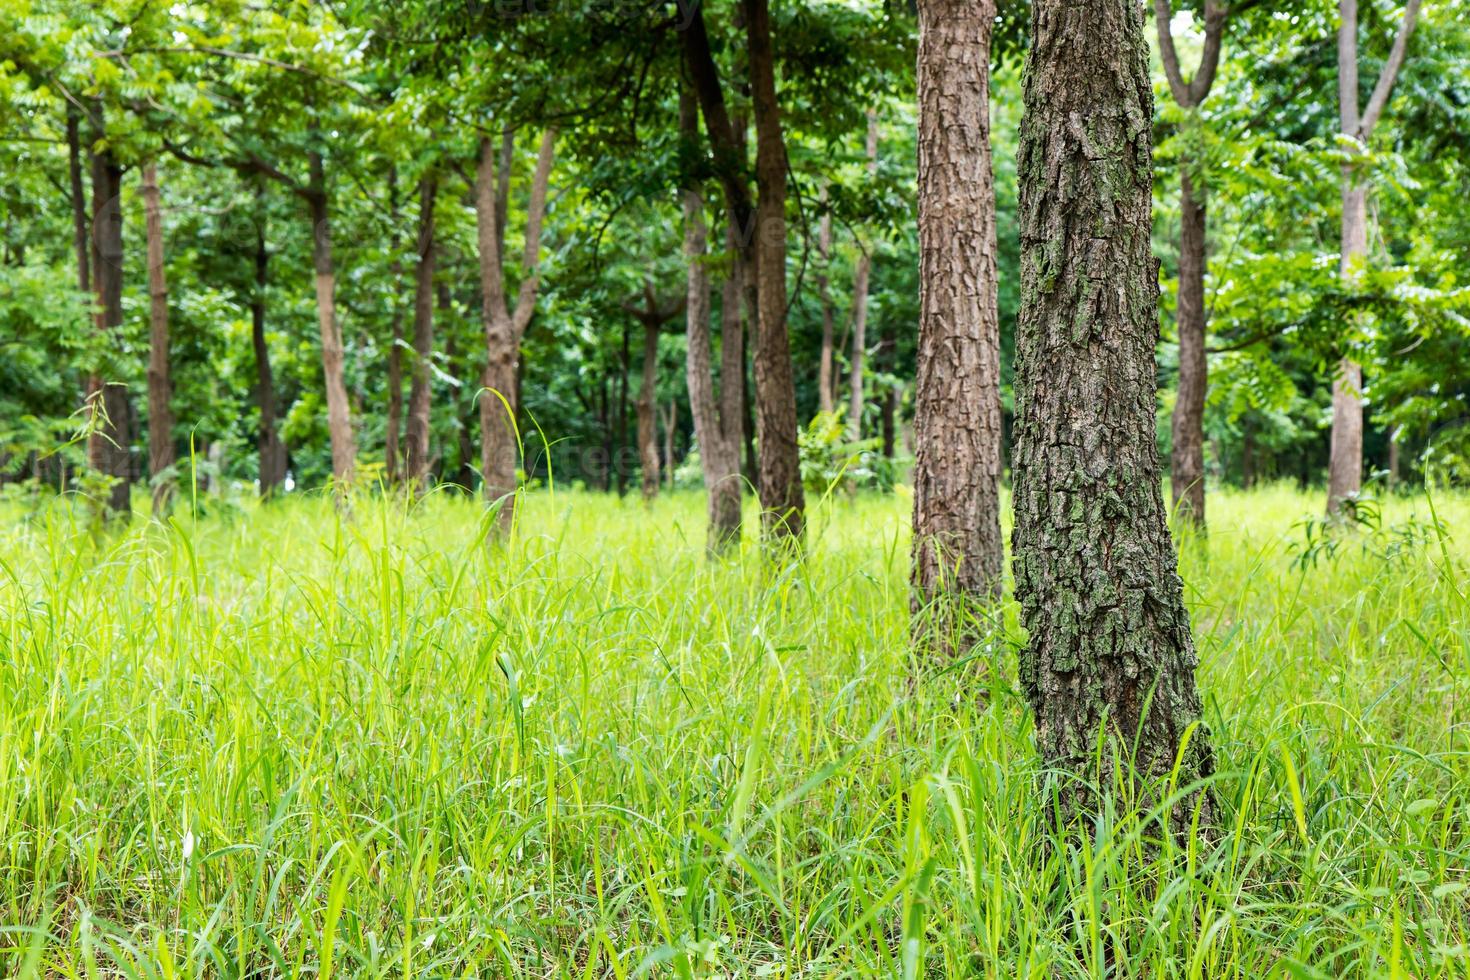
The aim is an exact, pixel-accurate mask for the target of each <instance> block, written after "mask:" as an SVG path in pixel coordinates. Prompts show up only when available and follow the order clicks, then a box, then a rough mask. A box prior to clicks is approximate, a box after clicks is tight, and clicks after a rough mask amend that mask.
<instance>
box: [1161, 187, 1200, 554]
mask: <svg viewBox="0 0 1470 980" xmlns="http://www.w3.org/2000/svg"><path fill="white" fill-rule="evenodd" d="M1179 183H1180V187H1179V215H1180V217H1179V303H1178V317H1177V321H1178V327H1179V393H1178V398H1177V400H1176V401H1175V403H1174V415H1173V419H1172V430H1173V432H1172V436H1173V440H1172V441H1173V446H1172V450H1171V452H1170V457H1169V458H1170V466H1169V471H1170V473H1169V476H1170V479H1169V482H1170V486H1171V489H1172V492H1173V497H1174V510H1175V512H1176V513H1177V514H1178V515H1179V519H1180V520H1182V521H1184V522H1185V523H1186V524H1190V525H1192V526H1194V527H1196V528H1203V527H1204V525H1205V435H1204V432H1205V430H1204V418H1205V391H1206V385H1207V383H1208V379H1207V374H1206V372H1207V371H1208V367H1207V365H1206V363H1205V202H1204V199H1203V195H1201V196H1200V197H1198V198H1196V196H1195V191H1194V185H1193V184H1192V183H1191V181H1190V179H1189V171H1188V169H1187V168H1186V169H1184V170H1183V172H1182V173H1181V175H1180V179H1179Z"/></svg>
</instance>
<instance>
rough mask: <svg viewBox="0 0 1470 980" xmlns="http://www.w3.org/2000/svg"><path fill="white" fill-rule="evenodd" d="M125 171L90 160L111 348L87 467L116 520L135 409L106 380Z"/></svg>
mask: <svg viewBox="0 0 1470 980" xmlns="http://www.w3.org/2000/svg"><path fill="white" fill-rule="evenodd" d="M121 194H122V167H121V166H119V165H118V163H117V161H116V159H115V158H114V157H113V155H112V150H111V149H104V150H102V151H101V152H94V153H93V154H92V256H91V258H92V285H93V287H94V290H95V292H96V299H97V314H96V324H97V331H98V333H100V334H102V335H103V336H104V338H105V340H106V343H107V346H108V348H109V350H108V353H107V354H106V355H104V362H103V364H101V365H98V367H97V369H96V370H95V371H94V373H93V374H92V376H91V377H90V378H89V380H88V383H87V388H88V397H89V399H90V400H92V402H93V404H94V405H95V406H96V407H97V408H98V409H99V410H100V418H99V420H98V422H97V424H96V425H95V426H94V428H93V430H92V432H91V434H90V435H89V436H88V438H87V462H88V465H90V466H91V468H92V469H93V470H94V471H95V472H97V473H98V474H100V475H102V476H106V477H111V478H112V480H113V483H112V486H111V489H110V490H109V491H108V495H107V508H108V510H109V511H110V513H111V514H112V515H113V516H115V517H120V518H122V519H124V520H126V519H128V518H129V517H131V504H130V501H129V498H130V495H131V494H130V490H131V487H130V484H131V482H132V457H131V454H130V447H131V445H132V426H131V420H132V414H133V412H132V405H131V404H130V403H129V399H128V388H127V385H126V384H124V383H122V382H120V381H110V380H108V378H109V375H111V374H112V372H113V371H115V370H117V368H116V366H115V365H114V364H113V363H111V361H112V360H113V359H114V358H116V357H118V356H119V354H120V352H119V351H118V350H116V345H117V331H118V328H120V327H121V326H122V322H123V310H122V272H123V268H122V266H123V241H122V227H123V215H122V201H121Z"/></svg>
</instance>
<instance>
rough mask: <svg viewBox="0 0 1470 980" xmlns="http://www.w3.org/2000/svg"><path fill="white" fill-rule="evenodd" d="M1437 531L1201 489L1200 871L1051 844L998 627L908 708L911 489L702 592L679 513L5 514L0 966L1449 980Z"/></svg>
mask: <svg viewBox="0 0 1470 980" xmlns="http://www.w3.org/2000/svg"><path fill="white" fill-rule="evenodd" d="M839 496H840V495H839ZM141 500H142V498H141V496H140V497H139V501H140V505H141ZM204 502H207V501H203V500H201V503H204ZM1435 503H1436V504H1437V507H1438V513H1439V516H1440V518H1441V519H1442V520H1443V522H1444V528H1443V534H1439V533H1436V532H1435V531H1434V529H1433V526H1432V518H1431V515H1430V510H1429V504H1428V501H1427V500H1426V498H1425V497H1424V496H1423V495H1422V494H1421V495H1420V496H1419V497H1417V498H1413V497H1405V498H1401V499H1398V500H1395V501H1393V502H1392V503H1391V504H1389V505H1388V506H1387V507H1386V508H1385V514H1384V516H1383V522H1382V527H1381V528H1380V529H1379V530H1378V531H1377V532H1372V533H1369V532H1363V533H1359V534H1356V535H1353V536H1350V537H1346V538H1334V539H1328V540H1330V541H1332V542H1333V543H1334V545H1335V550H1333V551H1332V553H1328V552H1327V551H1326V550H1322V549H1320V548H1319V550H1317V551H1316V552H1315V553H1314V552H1312V551H1311V550H1310V543H1311V542H1312V541H1316V542H1318V544H1319V545H1320V544H1321V542H1322V539H1320V538H1318V537H1317V536H1316V535H1315V534H1312V535H1310V536H1309V535H1308V532H1307V529H1306V528H1305V527H1303V526H1302V525H1301V524H1300V523H1299V522H1300V521H1302V520H1304V519H1308V518H1311V517H1315V516H1316V515H1317V514H1318V513H1319V510H1320V507H1321V498H1320V494H1318V493H1316V492H1314V493H1311V494H1310V495H1307V494H1300V493H1298V492H1296V491H1295V490H1293V489H1289V488H1286V487H1274V488H1268V489H1264V490H1259V491H1255V492H1251V493H1232V492H1219V493H1212V495H1211V497H1210V502H1209V515H1210V521H1211V528H1212V530H1211V533H1210V536H1209V538H1208V540H1207V541H1200V540H1190V541H1186V542H1185V543H1184V545H1183V549H1182V550H1183V557H1182V571H1183V575H1184V579H1185V582H1186V592H1187V596H1188V599H1189V602H1190V606H1191V609H1192V613H1193V620H1194V624H1195V630H1196V635H1197V639H1198V644H1199V649H1200V657H1201V668H1200V683H1201V687H1202V689H1203V691H1204V695H1205V700H1206V713H1207V721H1208V723H1209V725H1210V728H1211V729H1212V734H1213V739H1214V743H1215V747H1216V751H1217V755H1218V760H1219V768H1220V770H1221V773H1222V775H1221V780H1220V782H1219V784H1218V786H1217V791H1218V793H1219V797H1220V799H1221V801H1222V810H1223V821H1222V826H1221V828H1220V834H1219V840H1218V843H1216V844H1204V843H1196V844H1194V845H1191V846H1189V847H1187V848H1185V849H1183V850H1182V851H1170V850H1167V849H1164V850H1160V849H1158V848H1150V847H1148V846H1145V845H1143V844H1141V843H1140V842H1141V841H1142V840H1143V839H1144V838H1145V837H1146V836H1148V835H1150V834H1151V833H1152V831H1151V830H1150V829H1148V825H1147V820H1146V819H1142V817H1144V816H1146V815H1141V814H1139V813H1137V812H1133V811H1130V810H1128V808H1126V807H1121V808H1120V809H1119V811H1118V812H1114V813H1110V814H1108V815H1106V816H1104V817H1103V818H1102V819H1101V821H1100V823H1099V825H1098V827H1097V829H1096V833H1095V834H1094V839H1093V841H1092V842H1091V843H1088V842H1087V841H1086V840H1085V839H1083V838H1079V837H1071V838H1067V839H1064V840H1062V841H1057V840H1055V839H1053V838H1051V837H1050V835H1049V832H1048V829H1047V828H1048V816H1047V808H1046V806H1045V801H1044V799H1043V797H1042V795H1041V793H1040V791H1039V789H1038V762H1037V759H1036V756H1035V752H1034V749H1033V745H1032V739H1031V731H1030V721H1029V718H1028V715H1027V713H1026V711H1025V710H1024V706H1023V704H1022V703H1021V701H1020V700H1019V698H1018V696H1017V693H1016V691H1015V689H1014V678H1015V654H1014V644H1015V642H1017V641H1018V639H1019V635H1018V632H1017V628H1016V625H1015V622H1016V613H1015V608H1014V605H1013V604H1008V605H1007V607H1006V609H1005V610H1004V625H1003V626H1002V628H1001V629H1000V630H999V631H998V633H997V640H996V642H995V644H994V647H993V649H991V650H987V651H982V652H981V655H980V656H978V657H977V658H975V659H974V660H972V661H969V662H967V663H961V664H957V665H954V666H952V667H951V668H950V669H948V670H935V669H932V668H931V669H930V670H928V671H927V672H924V673H923V676H922V677H919V679H917V680H914V678H915V677H916V676H918V674H919V671H918V667H919V665H917V664H916V663H915V662H914V661H913V659H912V658H911V656H910V654H909V652H908V647H907V642H906V636H907V610H908V599H907V593H906V585H905V576H906V566H907V552H908V532H907V522H908V507H909V502H908V500H907V499H906V498H904V497H903V496H902V495H897V494H895V495H885V496H878V495H876V494H875V495H862V496H859V497H858V498H857V499H856V500H855V501H847V500H846V499H841V500H834V501H830V502H828V503H826V504H823V505H822V506H821V507H820V508H818V512H817V514H816V517H815V520H814V525H813V534H812V537H811V549H810V550H811V555H810V558H809V560H807V561H806V562H805V563H803V564H793V565H791V566H789V567H783V568H775V569H773V568H770V567H768V566H766V565H765V564H764V563H762V562H761V561H760V560H759V559H758V558H757V557H756V555H755V554H754V553H753V551H751V550H750V549H749V545H750V542H749V541H747V553H746V554H745V555H744V556H742V557H741V558H739V559H737V560H734V561H728V562H723V563H711V562H708V561H706V560H705V558H704V555H703V549H702V545H703V533H704V532H703V500H702V497H701V496H700V495H698V494H696V493H694V492H686V493H678V494H675V495H674V496H673V497H671V498H666V499H663V500H660V501H658V502H657V503H656V504H654V505H653V506H652V507H651V508H645V507H644V506H642V505H641V504H640V503H638V502H637V501H636V500H634V499H632V498H629V499H628V500H626V501H622V502H620V501H618V500H617V499H615V498H609V497H604V496H597V495H591V494H582V493H575V492H557V493H555V494H554V495H553V494H548V493H544V492H543V493H537V494H534V495H533V496H531V497H530V498H529V501H528V503H527V505H526V506H525V507H524V508H523V511H522V515H521V518H520V523H519V528H518V532H517V535H516V537H515V539H514V540H513V541H511V542H510V543H509V544H506V545H502V546H495V547H487V546H486V545H484V544H483V543H482V541H483V533H484V527H485V525H484V523H483V521H482V509H481V508H480V507H479V506H478V505H477V504H475V503H474V502H472V501H467V500H463V499H456V498H451V497H448V496H435V497H432V498H430V499H429V500H427V501H425V502H423V503H421V504H420V505H417V506H415V507H413V508H409V507H407V506H406V505H404V504H403V503H402V502H394V501H384V500H382V499H381V498H376V499H372V498H370V499H363V500H359V501H358V502H357V504H356V507H355V510H354V513H355V519H354V520H353V521H351V522H344V521H343V520H341V519H339V518H337V516H336V515H335V514H334V512H333V509H332V507H331V506H330V504H329V503H328V502H326V501H324V500H322V499H321V498H306V499H292V500H288V501H286V502H283V503H281V504H278V505H275V506H272V507H268V508H256V507H255V506H254V505H250V506H248V507H247V508H246V509H245V510H243V511H238V512H235V511H231V510H229V509H224V510H223V511H222V512H217V513H215V514H213V515H212V516H204V517H200V518H199V519H197V520H195V519H193V518H190V517H181V518H179V519H177V520H176V521H175V523H174V524H173V525H172V526H169V527H164V526H160V525H156V524H154V525H149V524H148V523H147V522H145V521H143V520H141V519H140V520H136V521H135V522H134V525H133V527H132V528H131V529H129V530H127V531H126V532H122V533H116V532H109V533H106V534H102V535H92V534H90V533H89V532H88V530H87V529H86V527H85V526H84V518H83V516H82V514H81V512H80V511H79V510H77V509H74V508H70V507H67V506H65V505H62V504H59V503H55V502H53V503H50V504H45V505H36V506H33V507H31V508H29V509H27V507H26V506H25V505H24V504H22V503H16V502H11V503H7V504H5V505H3V507H0V974H3V975H5V976H16V975H20V976H33V975H39V976H56V977H80V976H88V977H91V976H98V975H104V976H106V975H116V976H138V977H148V976H156V977H176V976H219V977H240V976H260V977H264V976H298V975H302V974H314V975H315V976H316V977H318V978H326V977H328V976H331V975H334V974H335V975H338V976H364V977H379V976H405V977H412V976H425V975H439V976H449V975H451V974H453V975H479V976H518V977H568V978H572V977H618V978H622V977H631V976H637V975H648V976H658V977H663V976H669V977H694V976H698V977H713V976H727V977H796V976H801V977H814V976H822V977H827V976H873V977H925V976H927V977H964V976H994V977H1006V978H1009V977H1019V976H1028V977H1077V978H1082V977H1103V976H1119V977H1128V976H1138V977H1142V976H1148V977H1155V978H1157V977H1202V978H1223V977H1242V978H1246V977H1249V978H1257V977H1267V976H1293V977H1317V976H1321V977H1343V976H1414V977H1434V976H1456V977H1470V951H1467V945H1470V888H1467V886H1470V600H1467V594H1470V574H1467V559H1470V497H1465V496H1452V495H1448V494H1447V495H1445V496H1444V497H1443V498H1440V499H1436V500H1435ZM215 509H216V511H220V508H218V507H216V508H215ZM181 510H182V512H183V513H184V514H188V513H189V512H190V501H189V499H188V497H187V496H186V498H185V499H184V501H183V502H182V504H181ZM1303 555H1305V556H1306V557H1305V559H1303V557H1302V556H1303Z"/></svg>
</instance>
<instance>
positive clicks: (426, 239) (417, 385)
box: [408, 175, 438, 493]
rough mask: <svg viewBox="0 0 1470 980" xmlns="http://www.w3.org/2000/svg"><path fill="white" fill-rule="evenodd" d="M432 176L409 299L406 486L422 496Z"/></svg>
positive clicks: (430, 325)
mask: <svg viewBox="0 0 1470 980" xmlns="http://www.w3.org/2000/svg"><path fill="white" fill-rule="evenodd" d="M437 194H438V183H437V182H436V181H435V179H434V177H433V176H432V175H430V176H427V177H425V178H424V179H423V180H421V181H420V182H419V233H418V240H417V245H416V248H415V251H416V252H417V253H418V268H417V271H416V272H415V275H414V296H413V374H412V378H411V380H410V384H409V393H408V482H409V484H410V486H411V487H412V488H413V492H415V493H422V492H423V491H424V488H425V486H426V485H427V483H428V479H429V429H430V417H429V402H430V395H431V393H432V389H431V387H430V381H431V379H432V376H433V372H432V370H431V367H432V362H433V359H434V263H435V257H436V253H437V248H436V247H435V243H434V200H435V197H436V196H437Z"/></svg>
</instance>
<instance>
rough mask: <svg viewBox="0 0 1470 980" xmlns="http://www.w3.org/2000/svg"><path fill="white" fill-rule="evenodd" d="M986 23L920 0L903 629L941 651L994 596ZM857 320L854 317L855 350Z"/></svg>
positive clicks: (997, 541)
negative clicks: (910, 487) (908, 582)
mask: <svg viewBox="0 0 1470 980" xmlns="http://www.w3.org/2000/svg"><path fill="white" fill-rule="evenodd" d="M994 20H995V4H994V3H993V2H992V0H980V2H975V0H920V4H919V62H918V84H919V373H918V382H917V386H916V389H915V391H916V404H915V409H914V425H915V432H914V442H915V450H916V456H915V461H914V544H913V565H912V579H913V612H914V619H913V632H914V640H915V643H916V644H918V645H920V646H922V647H924V648H927V649H932V650H934V651H936V652H941V653H944V654H963V653H964V652H965V648H966V647H967V646H968V645H969V644H970V643H971V642H972V641H973V640H974V639H975V637H974V635H973V630H974V624H975V623H976V621H977V619H976V616H975V615H974V610H973V608H972V607H973V606H975V605H977V604H988V603H990V602H992V601H994V600H995V599H996V598H997V597H998V596H999V595H1000V587H1001V563H1002V556H1003V547H1002V544H1001V536H1000V439H1001V421H1000V321H999V313H998V310H997V306H996V303H997V300H996V272H995V252H996V231H995V188H994V183H993V178H992V175H991V165H990V118H989V111H990V100H989V92H988V89H989V78H988V76H989V66H990V32H991V25H992V24H993V23H994ZM871 125H872V127H873V128H872V129H871V131H870V135H869V145H870V150H871V153H870V157H872V156H874V155H876V151H877V145H876V142H877V141H876V132H877V130H876V122H874V123H872V124H871ZM860 271H861V270H860ZM866 278H867V277H866V274H864V275H863V279H864V280H866ZM862 285H863V287H864V292H866V282H865V281H864V282H863V283H862ZM863 299H864V300H865V297H863ZM861 319H862V314H861V313H859V314H858V315H857V316H856V317H855V326H854V330H853V332H854V350H856V349H857V344H858V342H859V341H858V338H859V337H860V336H861V334H862V327H861V325H860V323H861ZM854 381H855V388H854V398H853V403H854V404H853V409H854V411H855V412H856V413H861V410H862V401H861V397H862V375H861V374H860V373H858V371H855V372H854ZM853 421H855V420H853V419H850V420H849V422H850V423H851V422H853Z"/></svg>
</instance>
